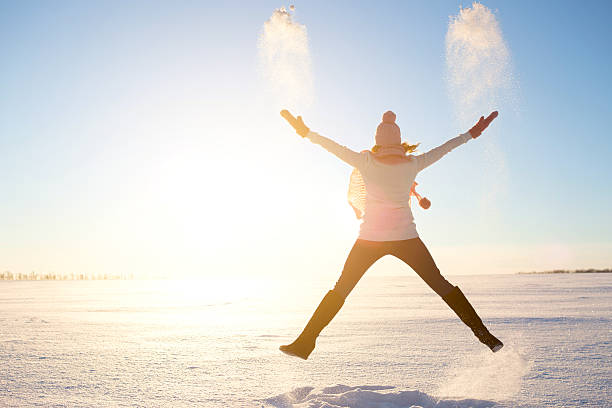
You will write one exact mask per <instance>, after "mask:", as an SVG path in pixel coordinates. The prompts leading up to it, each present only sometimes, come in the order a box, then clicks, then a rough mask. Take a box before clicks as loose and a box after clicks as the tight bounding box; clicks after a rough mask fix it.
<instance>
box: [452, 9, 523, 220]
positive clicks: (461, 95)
mask: <svg viewBox="0 0 612 408" xmlns="http://www.w3.org/2000/svg"><path fill="white" fill-rule="evenodd" d="M446 74H447V82H448V90H449V96H450V99H451V102H452V104H453V108H454V111H455V117H456V120H457V125H458V127H459V128H460V129H469V128H470V127H471V126H472V125H474V123H476V121H477V120H478V118H479V117H480V116H482V115H484V116H486V115H487V114H489V113H490V112H491V111H493V110H499V111H500V116H501V118H502V119H503V118H504V117H506V116H507V115H508V114H509V113H510V112H512V111H515V112H516V110H517V109H516V89H517V83H516V81H515V79H514V74H513V69H512V60H511V56H510V51H509V49H508V46H507V44H506V41H505V40H504V37H503V35H502V31H501V28H500V26H499V22H498V21H497V18H496V16H495V14H494V13H493V12H492V11H491V10H490V9H488V8H487V7H486V6H484V5H482V4H480V3H476V2H475V3H473V4H472V7H468V8H462V9H460V10H459V14H457V15H456V16H452V17H451V18H450V21H449V23H448V31H447V33H446ZM496 122H497V123H493V126H492V128H491V130H489V131H487V133H488V134H487V136H486V137H484V138H483V142H481V145H482V148H483V149H484V151H483V153H484V157H483V165H484V166H486V168H487V171H486V172H485V175H484V176H483V177H484V180H483V181H484V184H483V185H484V186H485V189H484V191H485V193H484V194H483V196H482V197H481V203H480V205H481V207H482V208H481V214H483V215H486V216H487V217H490V216H493V217H496V218H497V217H498V216H499V214H497V213H498V208H499V205H498V202H499V201H500V200H501V199H503V196H504V195H505V194H506V193H507V191H506V186H507V184H508V169H507V165H506V159H505V156H504V153H503V151H502V149H501V148H500V146H499V144H498V142H497V141H496V139H495V137H494V135H495V133H496V128H497V129H499V125H500V124H499V122H500V119H498V120H497V121H496Z"/></svg>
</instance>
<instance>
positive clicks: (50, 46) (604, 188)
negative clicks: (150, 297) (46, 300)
mask: <svg viewBox="0 0 612 408" xmlns="http://www.w3.org/2000/svg"><path fill="white" fill-rule="evenodd" d="M470 4H471V3H468V2H466V3H460V2H453V1H444V2H433V3H431V4H430V3H428V2H387V3H385V4H384V5H382V6H380V5H375V4H372V3H369V2H331V3H330V2H322V1H321V2H318V1H308V2H295V5H296V15H295V18H296V20H297V21H298V22H300V23H302V24H305V25H306V27H307V29H308V35H309V45H310V51H311V55H312V66H313V78H314V88H315V89H314V94H315V98H314V103H313V104H312V105H310V106H299V103H298V104H297V106H292V107H291V108H293V109H294V110H297V112H296V113H302V114H303V116H304V118H305V120H306V122H307V124H309V125H310V126H311V128H313V129H314V130H316V131H318V132H319V133H322V134H324V135H326V136H329V137H331V138H333V139H335V140H337V141H338V142H340V143H343V144H345V145H347V146H349V147H351V148H353V149H355V150H361V149H365V148H367V147H369V146H371V145H372V140H373V133H374V130H375V128H376V125H377V124H378V123H379V121H380V117H381V114H382V113H383V112H384V111H385V110H387V109H392V110H394V111H395V112H396V113H397V115H398V124H399V125H400V127H401V129H402V135H403V137H404V138H405V139H407V140H408V141H411V142H415V141H416V142H421V146H422V150H427V149H429V148H432V147H435V146H437V145H438V144H441V143H443V142H444V141H446V140H447V139H448V138H450V137H453V136H455V135H456V134H458V133H460V132H464V131H465V130H467V129H466V128H459V127H460V126H461V125H459V124H458V123H457V121H456V120H455V119H453V117H454V115H453V106H452V105H451V102H450V100H449V97H448V89H447V84H446V82H445V80H444V76H445V69H446V67H445V58H444V52H445V48H444V38H445V35H446V30H447V27H448V21H449V16H452V15H456V14H457V12H458V11H459V7H460V6H461V5H463V6H469V5H470ZM483 4H484V5H486V6H487V7H489V8H490V9H492V10H493V11H494V12H495V13H496V16H497V19H498V21H499V23H500V25H501V29H502V32H503V34H504V38H505V40H506V43H507V45H508V47H509V49H510V52H511V54H512V62H513V67H514V74H515V76H516V80H517V84H518V87H517V89H516V90H515V91H516V98H515V101H514V102H513V103H512V104H509V105H507V106H501V107H499V109H500V117H499V118H498V119H497V120H496V121H495V122H494V124H493V125H492V127H491V128H490V129H489V130H488V131H487V133H485V134H484V135H483V136H482V138H481V139H478V140H476V141H473V142H470V143H469V144H468V145H466V146H462V147H461V148H459V149H457V150H456V151H453V152H452V153H451V154H449V155H448V156H446V157H445V158H444V159H443V160H442V161H440V162H439V163H437V164H436V165H435V166H433V167H431V168H430V169H427V170H426V171H424V172H423V173H422V174H421V175H419V177H418V181H419V183H420V184H421V193H422V194H424V195H426V196H428V197H429V198H430V199H431V201H432V203H433V205H432V208H431V209H430V210H428V211H427V212H424V211H422V210H421V209H415V210H414V212H415V217H416V221H417V226H418V229H419V232H420V234H421V236H422V238H423V240H424V241H425V242H426V243H427V244H428V246H429V247H430V249H431V251H432V253H433V254H434V257H435V258H436V260H437V262H438V265H439V266H440V267H441V269H442V270H443V272H444V273H447V274H458V273H498V272H512V271H518V270H540V269H554V268H569V269H573V268H588V267H610V266H612V237H611V234H610V231H611V230H612V216H611V215H610V211H609V209H610V208H611V207H612V189H611V188H610V186H611V185H612V183H611V179H612V177H611V176H612V164H611V162H610V160H609V157H610V155H611V154H612V142H611V141H610V136H612V134H611V132H610V130H609V124H608V118H610V117H612V112H611V111H612V107H611V103H610V95H612V80H611V79H610V75H609V73H610V72H612V49H611V48H612V45H611V41H610V39H611V38H612V28H611V26H610V24H609V20H608V18H609V15H610V14H611V13H610V12H611V11H612V6H611V5H610V3H609V2H588V3H576V2H558V1H555V2H552V1H550V2H528V1H515V2H500V1H488V2H484V3H483ZM283 5H285V6H288V5H289V4H283V3H277V2H256V3H254V2H244V3H240V2H232V3H227V4H224V3H219V2H214V3H206V2H195V1H194V2H187V1H180V2H172V3H170V2H136V1H130V2H53V3H49V2H31V1H30V2H8V1H6V2H1V3H0V44H1V45H0V51H1V52H2V58H1V59H0V61H1V62H0V94H1V95H2V97H1V98H0V153H1V155H2V160H0V172H1V173H2V175H3V177H1V178H0V195H1V196H2V200H0V270H11V271H14V272H29V271H31V270H36V271H39V272H58V273H71V272H75V273H76V272H86V273H104V272H106V273H113V272H135V273H137V274H144V275H146V274H148V273H151V274H163V275H166V276H183V275H196V276H211V275H219V274H221V275H224V276H227V275H236V276H239V275H242V274H255V275H257V274H263V275H272V276H278V275H282V274H285V273H287V271H288V270H293V271H296V272H300V271H303V272H305V273H306V272H308V273H312V274H317V275H325V276H327V275H329V276H336V274H337V273H338V272H339V270H340V269H341V266H342V264H343V262H344V258H345V256H346V254H347V253H348V250H349V248H350V246H351V245H352V242H353V241H354V239H355V237H356V231H357V224H356V222H355V220H354V217H353V215H352V211H351V210H350V208H349V207H348V205H347V204H346V202H345V193H346V184H347V179H348V175H349V174H350V170H351V169H350V168H348V167H347V166H346V165H344V164H343V163H341V162H339V161H338V160H337V159H336V158H335V157H333V156H331V155H330V154H328V153H327V152H324V151H322V150H321V149H320V148H318V147H317V146H313V145H311V144H309V143H308V142H306V141H303V140H300V139H299V138H298V137H297V136H295V135H294V134H293V133H292V132H291V131H290V129H288V128H287V125H286V124H285V123H283V121H282V120H281V119H280V116H279V115H278V110H279V109H280V108H281V107H284V106H282V104H280V105H279V103H278V100H275V99H274V98H272V97H271V96H270V95H269V92H268V90H267V88H269V84H267V83H266V81H265V80H264V79H263V78H262V75H261V72H260V68H259V67H258V61H257V52H258V51H257V39H258V36H259V34H260V32H261V29H262V25H263V23H264V22H265V21H266V20H267V19H268V17H269V16H270V15H271V13H272V11H273V10H274V9H275V8H277V7H280V6H283ZM486 113H487V112H483V114H486ZM474 119H476V118H474ZM485 138H488V139H485ZM491 149H493V150H494V152H495V154H494V155H491V151H492V150H491ZM376 268H377V269H380V270H381V271H382V272H381V273H385V274H391V273H405V270H404V269H402V268H399V267H398V263H395V261H389V260H383V261H382V262H381V263H380V265H377V266H376Z"/></svg>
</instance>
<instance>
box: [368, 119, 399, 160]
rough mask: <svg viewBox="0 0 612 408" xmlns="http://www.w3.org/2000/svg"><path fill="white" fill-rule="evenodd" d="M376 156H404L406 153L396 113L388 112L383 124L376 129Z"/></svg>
mask: <svg viewBox="0 0 612 408" xmlns="http://www.w3.org/2000/svg"><path fill="white" fill-rule="evenodd" d="M376 145H377V150H376V151H375V152H374V153H375V154H376V156H378V157H382V156H394V155H398V156H404V155H405V153H406V151H405V150H404V148H403V147H402V136H401V133H400V128H399V126H397V125H396V124H395V113H393V112H391V111H386V112H385V113H384V114H383V117H382V122H381V123H380V125H378V127H377V128H376Z"/></svg>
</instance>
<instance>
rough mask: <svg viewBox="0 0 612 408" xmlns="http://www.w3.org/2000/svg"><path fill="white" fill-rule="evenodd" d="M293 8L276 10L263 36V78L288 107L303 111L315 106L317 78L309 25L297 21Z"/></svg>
mask: <svg viewBox="0 0 612 408" xmlns="http://www.w3.org/2000/svg"><path fill="white" fill-rule="evenodd" d="M294 11H295V8H294V7H293V6H291V7H290V8H289V10H287V9H285V8H284V7H281V8H279V9H276V10H274V12H273V13H272V16H270V18H269V19H268V21H266V22H265V23H264V26H263V30H262V33H261V35H260V37H259V43H258V47H259V61H260V66H261V70H262V73H263V75H264V76H265V78H266V80H267V81H268V83H269V86H270V88H271V90H272V92H273V93H274V94H275V96H276V97H277V98H278V99H279V102H281V103H282V104H283V106H284V107H289V108H292V107H293V108H303V107H305V106H308V105H310V104H311V103H312V100H313V79H312V68H311V59H310V49H309V46H308V33H307V31H306V26H305V25H303V24H299V23H297V22H296V21H295V20H294V16H293V12H294Z"/></svg>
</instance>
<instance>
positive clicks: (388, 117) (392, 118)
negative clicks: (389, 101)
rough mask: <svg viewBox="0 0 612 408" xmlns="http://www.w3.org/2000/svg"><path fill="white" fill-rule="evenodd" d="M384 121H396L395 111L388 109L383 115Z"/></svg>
mask: <svg viewBox="0 0 612 408" xmlns="http://www.w3.org/2000/svg"><path fill="white" fill-rule="evenodd" d="M382 121H383V123H395V113H393V112H391V111H386V112H385V113H384V114H383V117H382Z"/></svg>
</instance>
